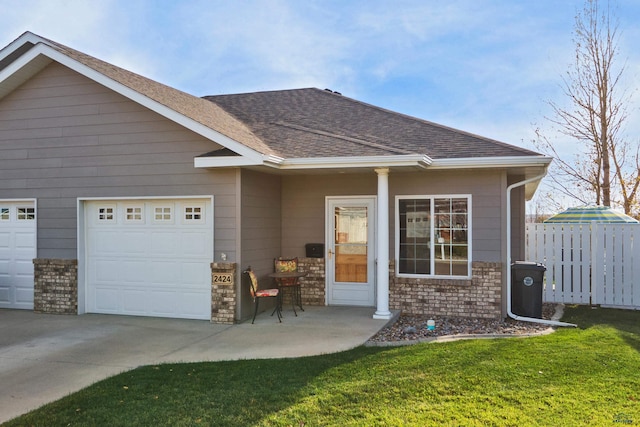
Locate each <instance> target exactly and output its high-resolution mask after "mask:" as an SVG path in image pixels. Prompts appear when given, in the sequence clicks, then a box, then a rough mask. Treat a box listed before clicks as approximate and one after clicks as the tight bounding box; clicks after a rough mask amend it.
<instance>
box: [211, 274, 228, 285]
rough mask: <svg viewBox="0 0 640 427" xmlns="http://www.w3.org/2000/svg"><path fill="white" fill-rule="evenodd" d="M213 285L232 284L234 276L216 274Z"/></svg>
mask: <svg viewBox="0 0 640 427" xmlns="http://www.w3.org/2000/svg"><path fill="white" fill-rule="evenodd" d="M213 283H218V284H231V283H233V275H232V274H231V273H214V274H213Z"/></svg>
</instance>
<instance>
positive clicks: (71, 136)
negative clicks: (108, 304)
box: [0, 63, 237, 260]
mask: <svg viewBox="0 0 640 427" xmlns="http://www.w3.org/2000/svg"><path fill="white" fill-rule="evenodd" d="M217 148H220V146H219V145H217V144H215V143H213V142H211V141H209V140H207V139H205V138H203V137H201V136H199V135H197V134H195V133H193V132H191V131H189V130H187V129H185V128H183V127H181V126H179V125H177V124H175V123H174V122H172V121H170V120H168V119H166V118H164V117H162V116H160V115H159V114H156V113H155V112H153V111H151V110H149V109H147V108H145V107H143V106H141V105H139V104H137V103H135V102H133V101H131V100H129V99H127V98H125V97H123V96H121V95H119V94H117V93H115V92H113V91H111V90H109V89H107V88H105V87H103V86H101V85H99V84H97V83H95V82H93V81H92V80H90V79H87V78H85V77H83V76H81V75H79V74H77V73H75V72H74V71H72V70H70V69H68V68H66V67H64V66H62V65H59V64H57V63H52V64H51V65H49V66H48V67H47V68H45V69H44V70H43V71H42V72H40V73H39V74H37V75H36V76H34V77H33V78H32V79H30V80H29V81H28V82H27V83H25V84H24V85H22V86H21V87H19V88H18V89H16V90H15V91H14V92H12V93H11V94H9V95H8V96H6V97H5V98H3V99H0V199H8V198H36V199H37V203H38V257H39V258H67V259H75V258H76V257H77V249H76V239H77V236H76V235H77V232H76V228H77V219H76V215H77V199H78V198H90V197H113V198H120V197H171V196H191V195H213V196H214V201H215V223H216V231H215V243H214V245H215V251H216V254H219V253H220V252H225V253H227V254H228V256H229V259H230V260H234V259H235V257H236V255H237V254H236V253H235V248H236V239H235V232H234V231H233V230H234V229H235V224H236V223H237V221H236V219H237V217H236V214H237V212H236V196H235V192H236V185H235V182H236V178H235V171H234V170H219V171H208V170H199V169H195V168H194V166H193V159H194V157H195V156H198V155H200V154H202V153H205V152H208V151H211V150H215V149H217ZM230 219H231V220H230ZM220 224H223V225H224V227H225V228H224V229H223V230H218V229H217V228H218V227H219V225H220Z"/></svg>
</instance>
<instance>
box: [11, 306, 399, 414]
mask: <svg viewBox="0 0 640 427" xmlns="http://www.w3.org/2000/svg"><path fill="white" fill-rule="evenodd" d="M374 311H375V310H374V309H372V308H354V307H305V311H304V312H299V313H298V317H294V315H293V313H292V312H291V311H286V310H285V312H284V313H283V314H284V315H285V318H284V319H283V321H282V323H278V321H277V319H276V318H274V317H271V316H269V313H263V314H262V315H260V316H258V318H257V319H256V323H255V324H253V325H252V324H251V322H245V323H241V324H237V325H214V324H211V323H209V322H206V321H198V320H178V319H160V318H150V317H130V316H110V315H100V314H84V315H81V316H64V315H47V314H36V313H33V312H31V311H26V310H4V309H0V423H2V422H4V421H7V420H9V419H11V418H14V417H16V416H18V415H20V414H23V413H26V412H28V411H30V410H32V409H35V408H37V407H39V406H42V405H43V404H45V403H48V402H51V401H54V400H56V399H59V398H61V397H64V396H66V395H67V394H69V393H72V392H75V391H78V390H80V389H81V388H84V387H86V386H88V385H90V384H93V383H95V382H96V381H99V380H101V379H104V378H106V377H109V376H112V375H115V374H118V373H120V372H123V371H127V370H129V369H133V368H135V367H138V366H141V365H150V364H157V363H171V362H201V361H216V360H234V359H259V358H279V357H300V356H309V355H317V354H325V353H332V352H338V351H343V350H348V349H351V348H354V347H357V346H359V345H361V344H363V343H364V342H365V341H367V340H368V339H369V338H370V337H371V336H373V335H374V334H375V333H376V332H378V331H379V330H380V329H381V328H382V327H384V326H385V325H386V324H387V321H385V320H375V319H373V318H372V316H373V313H374Z"/></svg>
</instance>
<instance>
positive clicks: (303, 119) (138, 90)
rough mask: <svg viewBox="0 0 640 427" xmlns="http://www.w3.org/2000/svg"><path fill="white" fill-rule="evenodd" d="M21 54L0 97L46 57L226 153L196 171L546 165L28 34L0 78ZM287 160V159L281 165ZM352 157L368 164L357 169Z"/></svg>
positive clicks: (353, 110) (382, 118) (440, 131)
mask: <svg viewBox="0 0 640 427" xmlns="http://www.w3.org/2000/svg"><path fill="white" fill-rule="evenodd" d="M23 57H28V58H31V59H29V63H28V64H27V65H28V66H27V65H23V66H22V67H21V68H20V69H19V70H18V71H14V72H13V74H11V75H10V76H8V77H6V78H4V79H3V80H2V81H0V97H2V96H3V95H4V94H7V93H9V92H10V91H11V90H13V89H14V88H15V87H17V86H18V85H19V84H21V83H22V82H24V81H26V79H28V78H30V77H31V76H32V75H33V74H34V73H35V72H37V71H39V70H40V69H42V68H44V67H45V66H46V65H47V64H48V63H49V62H50V61H51V60H58V61H62V62H63V63H65V65H68V66H71V67H72V68H74V69H76V70H77V71H79V72H82V73H84V74H85V75H87V76H88V77H90V78H94V79H97V80H98V81H100V82H101V83H103V84H107V85H109V87H112V88H114V89H115V90H118V91H120V92H121V93H123V94H124V95H125V96H130V97H132V99H135V100H136V101H138V102H143V103H144V104H145V105H147V106H150V108H153V109H154V110H155V111H158V112H160V113H161V114H164V115H166V116H167V117H168V118H170V119H172V120H177V121H178V122H180V123H181V124H183V125H185V126H187V127H189V128H191V129H192V130H194V131H196V132H199V133H201V134H202V135H204V136H205V137H207V138H210V139H211V140H212V141H214V142H216V143H218V145H219V146H220V145H221V146H222V147H224V148H223V149H216V151H214V152H212V153H208V154H207V155H203V157H209V159H213V158H222V157H226V159H224V160H221V161H220V162H217V163H216V160H212V161H206V162H201V163H199V158H196V167H211V166H213V167H218V166H223V167H224V166H242V165H263V164H264V165H267V164H268V165H270V167H279V168H282V167H288V168H291V167H293V168H295V167H302V168H310V167H320V166H318V165H319V164H320V163H305V162H300V161H299V160H300V159H310V161H313V160H314V159H335V160H333V161H326V162H325V163H324V164H323V165H324V166H322V167H332V166H333V165H336V164H341V166H345V165H346V163H348V166H349V167H361V166H362V165H363V164H369V163H371V164H373V163H376V164H383V165H386V164H387V163H388V162H391V163H393V164H397V165H400V163H402V162H405V163H407V162H408V163H409V164H411V165H414V166H419V167H424V166H426V165H428V164H431V162H432V161H434V162H438V161H444V162H446V161H453V162H454V163H450V164H449V165H453V166H449V167H460V166H461V164H467V163H468V164H474V165H478V160H480V161H481V162H484V159H496V158H500V159H522V160H523V161H524V162H518V161H517V160H516V161H515V163H514V161H513V160H508V162H507V163H508V164H509V165H512V163H513V166H518V165H520V166H522V165H523V164H524V163H526V162H529V160H531V159H533V163H535V164H536V166H540V165H542V166H543V167H545V168H546V165H548V162H549V161H550V159H548V158H544V156H541V155H540V154H538V153H535V152H532V151H529V150H526V149H523V148H519V147H516V146H513V145H509V144H505V143H502V142H499V141H495V140H492V139H489V138H484V137H481V136H478V135H473V134H470V133H467V132H463V131H460V130H456V129H452V128H449V127H446V126H442V125H439V124H436V123H432V122H428V121H425V120H422V119H418V118H415V117H410V116H407V115H404V114H400V113H397V112H393V111H390V110H386V109H383V108H380V107H376V106H374V105H370V104H366V103H364V102H360V101H357V100H355V99H351V98H348V97H346V96H342V95H340V94H337V93H334V92H332V91H328V90H321V89H316V88H307V89H294V90H280V91H270V92H254V93H245V94H235V95H216V96H207V97H204V98H199V97H196V96H193V95H190V94H187V93H185V92H182V91H179V90H177V89H174V88H172V87H169V86H166V85H163V84H161V83H158V82H156V81H153V80H151V79H148V78H146V77H143V76H140V75H138V74H135V73H132V72H130V71H127V70H125V69H122V68H119V67H116V66H115V65H112V64H109V63H107V62H104V61H102V60H100V59H97V58H94V57H92V56H90V55H87V54H84V53H82V52H79V51H77V50H75V49H72V48H69V47H67V46H64V45H62V44H60V43H57V42H55V41H52V40H48V39H45V38H43V37H40V36H37V35H35V34H33V33H29V32H27V33H25V34H23V35H22V36H20V37H19V38H18V39H16V40H15V41H14V42H13V43H11V44H10V45H9V46H8V47H6V48H4V49H3V50H2V51H0V73H1V72H2V71H3V69H6V68H7V67H8V66H9V65H11V64H12V63H13V62H15V61H17V60H18V59H19V58H23ZM121 88H127V89H122V90H121ZM127 91H128V92H127ZM147 101H149V102H147ZM287 159H292V162H289V163H287ZM358 159H359V160H360V161H361V162H362V161H365V163H358V162H357V161H356V160H358ZM372 159H374V160H372ZM379 159H387V163H385V162H384V161H383V162H382V163H379ZM458 159H461V160H460V161H457V160H458ZM465 159H469V160H465ZM540 159H542V161H541V160H540ZM200 160H201V159H200ZM366 161H368V162H369V163H366ZM345 162H346V163H345ZM394 162H395V163H394ZM540 162H542V163H540ZM391 163H389V164H391ZM539 163H540V164H539ZM438 164H440V165H443V164H445V163H442V162H441V163H438ZM501 164H503V163H501ZM296 165H297V166H296ZM309 165H312V166H309ZM313 165H315V166H313ZM490 166H492V165H484V167H490Z"/></svg>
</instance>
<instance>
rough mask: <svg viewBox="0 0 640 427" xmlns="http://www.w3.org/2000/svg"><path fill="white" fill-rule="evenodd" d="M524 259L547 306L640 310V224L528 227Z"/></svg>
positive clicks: (545, 225)
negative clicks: (532, 265)
mask: <svg viewBox="0 0 640 427" xmlns="http://www.w3.org/2000/svg"><path fill="white" fill-rule="evenodd" d="M634 242H635V244H634ZM525 254H526V255H525V260H526V261H535V262H539V263H542V264H544V265H545V267H546V268H547V271H546V272H545V280H544V290H543V296H542V299H543V301H545V302H559V303H567V304H593V305H603V306H610V307H623V308H631V309H640V224H601V223H593V224H551V223H550V224H527V227H526V250H525Z"/></svg>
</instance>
